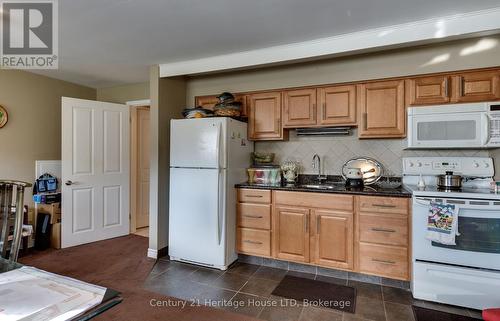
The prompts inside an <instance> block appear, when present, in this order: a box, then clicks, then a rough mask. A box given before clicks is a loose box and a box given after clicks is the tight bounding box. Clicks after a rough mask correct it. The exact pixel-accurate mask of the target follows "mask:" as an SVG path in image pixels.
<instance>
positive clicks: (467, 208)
mask: <svg viewBox="0 0 500 321" xmlns="http://www.w3.org/2000/svg"><path fill="white" fill-rule="evenodd" d="M445 171H453V172H454V173H455V174H459V175H462V176H463V177H464V178H465V179H464V182H463V187H462V189H460V190H441V189H439V188H437V186H436V182H437V178H436V175H439V174H444V173H445ZM493 176H494V166H493V160H492V159H491V158H488V157H409V158H404V159H403V183H404V184H405V186H406V187H407V188H408V189H410V190H411V191H412V193H413V197H412V282H411V286H412V292H413V296H414V297H415V298H418V299H422V300H429V301H435V302H440V303H446V304H452V305H458V306H463V307H469V308H474V309H484V308H491V307H500V194H496V193H495V192H492V191H490V188H489V186H490V182H492V181H493ZM421 179H422V180H423V181H424V182H425V185H426V186H425V187H424V188H422V187H418V186H417V184H418V182H419V180H421ZM430 202H438V203H443V204H454V205H456V206H458V207H459V212H458V231H459V234H460V235H457V236H456V245H453V246H449V245H442V244H438V243H435V242H431V241H429V240H427V239H426V238H425V235H426V228H427V216H428V211H429V203H430Z"/></svg>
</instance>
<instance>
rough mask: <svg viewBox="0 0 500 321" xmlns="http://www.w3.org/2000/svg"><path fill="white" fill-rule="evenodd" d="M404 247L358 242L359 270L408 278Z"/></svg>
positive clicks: (390, 276)
mask: <svg viewBox="0 0 500 321" xmlns="http://www.w3.org/2000/svg"><path fill="white" fill-rule="evenodd" d="M408 264H409V263H408V249H407V248H406V247H398V246H389V245H375V244H367V243H361V242H360V243H359V271H360V272H362V273H363V272H364V273H369V274H376V275H379V276H384V277H389V278H393V279H400V280H408V279H409V278H408Z"/></svg>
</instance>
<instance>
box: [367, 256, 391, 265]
mask: <svg viewBox="0 0 500 321" xmlns="http://www.w3.org/2000/svg"><path fill="white" fill-rule="evenodd" d="M372 261H373V262H376V263H382V264H389V265H394V264H396V262H394V261H389V260H380V259H374V258H372Z"/></svg>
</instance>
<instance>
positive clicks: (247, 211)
mask: <svg viewBox="0 0 500 321" xmlns="http://www.w3.org/2000/svg"><path fill="white" fill-rule="evenodd" d="M237 224H238V227H249V228H256V229H264V230H269V229H270V228H271V205H268V204H251V203H238V205H237Z"/></svg>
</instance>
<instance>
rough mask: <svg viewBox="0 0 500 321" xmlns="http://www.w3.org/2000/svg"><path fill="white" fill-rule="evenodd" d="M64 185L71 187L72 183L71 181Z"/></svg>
mask: <svg viewBox="0 0 500 321" xmlns="http://www.w3.org/2000/svg"><path fill="white" fill-rule="evenodd" d="M64 184H66V185H67V186H70V185H73V182H72V181H66V183H64Z"/></svg>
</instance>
